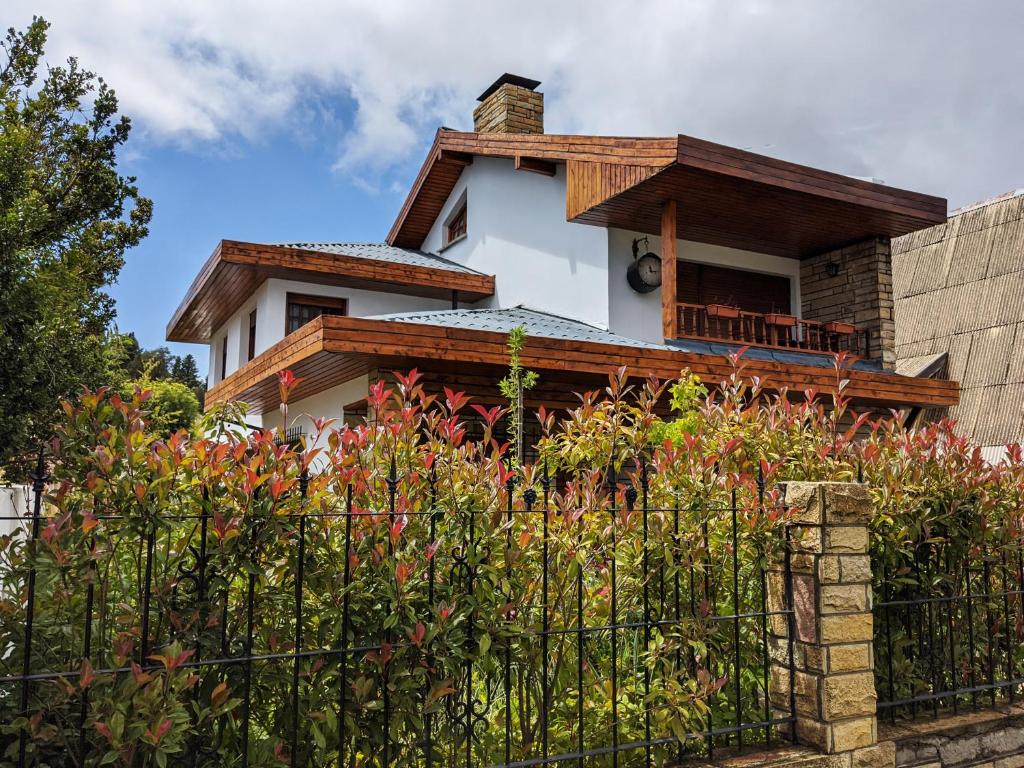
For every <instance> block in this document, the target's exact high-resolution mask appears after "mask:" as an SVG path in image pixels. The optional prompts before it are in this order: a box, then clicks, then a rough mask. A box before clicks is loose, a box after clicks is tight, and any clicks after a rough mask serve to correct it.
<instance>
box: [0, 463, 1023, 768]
mask: <svg viewBox="0 0 1024 768" xmlns="http://www.w3.org/2000/svg"><path fill="white" fill-rule="evenodd" d="M648 479H649V478H648V470H647V468H646V467H641V468H639V469H638V470H637V471H636V472H634V473H632V474H631V475H630V476H629V477H619V478H616V477H611V478H607V479H606V482H607V484H608V487H610V488H613V489H615V490H614V491H613V492H611V493H609V494H608V495H607V496H606V497H604V499H605V501H604V502H602V504H601V505H600V506H598V507H593V506H587V505H586V503H585V502H584V501H583V500H580V501H579V502H578V503H566V494H567V493H571V490H568V491H567V490H566V489H564V488H559V487H557V484H556V483H555V481H554V480H553V479H552V478H549V477H547V476H546V475H544V476H542V477H540V479H539V481H538V482H537V483H536V484H535V485H533V486H526V485H525V484H524V483H522V482H518V483H517V482H516V481H515V480H514V479H511V478H510V480H509V483H508V485H507V487H506V488H504V489H497V490H498V491H501V493H500V494H499V495H496V496H495V498H498V499H501V500H502V502H501V503H500V504H496V505H494V506H491V507H488V508H475V507H474V506H473V505H472V504H467V505H466V506H465V507H464V508H459V509H454V508H442V507H441V506H440V505H439V504H438V503H437V501H436V494H434V493H433V492H430V493H428V497H427V498H421V499H409V498H403V496H402V487H401V482H402V477H401V475H399V474H398V473H397V472H396V470H395V468H394V466H393V465H392V469H391V472H390V474H389V475H388V476H387V477H386V479H385V482H386V488H387V493H386V495H385V497H384V498H385V504H384V505H383V506H382V508H379V509H367V508H360V507H359V506H358V505H357V504H355V503H354V502H353V493H352V488H351V487H349V488H348V489H347V491H346V492H342V493H341V494H340V497H339V502H338V506H337V507H327V508H325V507H323V506H320V507H317V508H307V509H303V510H302V512H301V514H288V515H280V516H276V517H268V518H260V519H253V520H249V521H242V522H241V523H240V522H239V521H237V520H235V519H230V520H229V519H225V517H224V516H223V515H222V514H221V513H220V511H219V507H220V504H219V501H218V498H217V495H216V491H215V490H213V489H207V490H204V491H203V495H202V499H203V505H202V508H201V509H198V510H197V511H196V513H195V514H181V513H179V511H177V510H175V509H170V508H169V509H168V510H167V511H166V512H165V513H163V514H161V515H160V516H159V518H158V519H144V520H140V519H135V518H133V517H131V516H129V515H125V514H118V513H117V512H116V511H114V510H111V511H110V513H109V514H105V515H102V516H101V518H100V519H98V520H97V521H96V522H95V525H90V527H89V530H88V531H83V532H81V537H80V539H77V540H76V541H79V543H80V546H84V547H86V548H90V551H89V552H87V554H86V557H85V559H84V560H81V562H83V563H85V565H83V566H81V569H80V570H79V571H77V573H79V574H84V575H82V577H81V578H79V579H77V580H76V579H66V578H63V577H62V576H61V573H60V571H59V569H58V570H57V571H52V570H48V571H47V572H46V573H45V576H44V574H43V573H42V572H41V571H40V570H39V569H38V563H39V562H40V561H39V559H38V558H39V552H41V551H42V550H43V549H44V548H46V550H47V551H48V552H50V553H51V554H52V550H53V541H54V536H59V535H60V531H59V528H60V525H61V523H60V522H59V521H56V520H54V519H53V518H52V517H51V516H50V514H49V512H48V511H47V507H46V506H45V505H44V504H42V503H41V499H42V494H43V491H44V483H45V477H44V475H43V472H42V471H41V469H40V472H39V476H38V477H37V479H36V485H35V489H36V503H35V507H34V511H33V515H32V517H31V519H29V520H27V521H25V525H26V535H25V537H24V538H25V541H23V542H19V541H18V539H17V537H16V539H15V541H13V542H12V543H11V544H10V547H9V551H8V557H7V560H6V563H5V565H4V568H3V569H2V570H0V575H2V576H3V582H4V583H2V585H0V586H2V588H3V593H4V595H5V596H6V598H7V599H8V603H7V604H8V606H16V607H17V610H15V609H13V608H10V607H9V608H8V612H7V613H6V614H5V615H4V616H3V621H4V622H5V624H7V625H8V626H7V628H6V630H5V632H4V637H5V638H6V642H7V647H4V648H3V649H2V654H0V655H2V658H0V715H2V717H0V721H2V722H3V723H6V724H7V725H6V726H5V729H4V730H3V732H2V736H0V739H2V740H3V743H2V744H0V746H2V749H0V755H3V756H2V757H0V763H2V764H4V765H16V766H18V768H24V766H41V765H77V766H86V765H100V764H103V762H104V761H105V760H107V761H111V762H113V764H126V765H133V764H135V763H132V762H124V757H125V755H126V754H128V755H129V757H130V755H131V752H130V751H126V750H129V749H130V748H129V747H125V746H123V745H124V744H126V743H128V740H129V739H130V738H136V739H138V740H139V741H140V743H141V742H145V743H146V744H147V745H152V744H154V743H157V744H160V743H167V744H169V746H168V748H167V750H166V753H165V754H164V755H163V757H162V758H159V759H158V760H157V761H156V763H149V762H147V763H146V764H147V765H151V764H157V765H164V764H172V765H188V766H255V765H268V766H269V765H292V766H335V765H336V766H357V765H382V766H388V765H415V766H435V765H437V766H467V767H468V766H485V765H500V766H506V767H511V766H517V767H518V766H521V767H523V768H525V767H526V766H532V765H554V764H558V765H578V766H584V765H616V766H617V765H645V766H651V765H654V764H658V765H661V764H664V763H665V762H666V761H667V762H671V761H673V760H678V759H682V758H684V757H686V756H687V755H689V754H695V753H701V754H705V755H710V754H713V753H714V752H715V751H716V750H719V749H722V748H730V749H742V748H743V747H744V746H745V745H750V744H753V743H770V742H771V741H772V740H773V739H775V738H777V737H779V736H782V737H786V738H790V737H791V736H792V729H793V728H794V727H795V726H794V724H795V713H794V711H793V709H792V700H793V693H792V679H791V680H790V690H789V692H788V693H787V694H786V695H785V696H784V697H782V698H783V700H781V701H770V700H769V697H768V680H769V671H770V669H769V667H770V659H769V651H770V648H769V638H768V633H769V626H768V625H769V623H770V622H771V620H772V619H773V617H781V618H782V619H783V620H784V621H785V622H786V623H789V622H790V620H791V617H792V611H791V609H790V607H788V606H783V608H782V609H781V610H777V611H771V610H769V601H768V596H767V577H766V569H767V567H768V565H769V563H770V562H779V561H780V560H781V559H782V558H781V557H780V553H779V549H781V547H780V548H779V549H774V550H773V549H772V545H771V544H770V543H769V542H768V541H767V540H765V539H764V538H763V537H761V538H759V537H757V536H753V535H751V534H750V527H749V525H750V524H749V521H750V520H756V519H758V517H759V516H760V517H761V518H762V519H763V515H764V509H763V504H764V490H763V488H758V492H757V493H756V494H755V496H754V497H753V498H752V500H751V501H750V502H749V503H745V504H741V503H739V502H738V501H737V492H736V491H735V490H733V491H732V492H731V493H728V492H727V493H726V494H725V498H726V499H727V501H726V503H725V504H718V505H709V504H706V503H702V502H700V501H699V500H697V499H695V498H692V497H690V496H688V495H687V494H685V493H673V494H670V495H669V496H662V498H670V499H671V500H672V501H671V503H668V504H660V505H656V504H654V503H652V502H651V500H650V498H649V486H648ZM429 487H430V488H433V487H434V479H433V478H431V482H430V485H429ZM306 488H307V479H306V478H305V477H304V478H303V479H302V481H301V482H300V483H299V484H298V485H297V487H296V489H295V490H294V491H293V492H294V493H299V494H302V495H303V496H304V495H305V493H306ZM748 498H750V497H749V496H748ZM403 528H404V529H405V532H404V533H403ZM54 530H57V531H58V533H57V534H54V533H52V532H53V531H54ZM377 530H384V531H385V533H384V534H383V536H376V535H374V534H373V533H372V531H377ZM396 530H397V531H398V535H396V534H395V531H396ZM782 538H783V537H782V536H781V535H780V536H779V537H778V540H780V541H781V540H782ZM261 542H262V543H261ZM267 542H271V544H272V545H271V544H267ZM278 545H283V546H278ZM66 546H67V547H68V548H69V554H68V555H67V556H68V557H69V558H71V557H72V555H71V554H70V547H71V543H68V544H67V545H66ZM100 550H102V553H103V554H104V557H99V556H98V551H100ZM388 558H391V561H390V562H391V563H392V565H393V566H394V567H391V566H388V567H387V568H385V569H379V568H378V566H379V565H380V564H381V563H383V562H386V561H388ZM986 567H988V566H986ZM101 568H103V569H106V572H100V569H101ZM68 572H73V569H71V570H69V571H68ZM997 572H998V573H999V574H1005V573H1006V570H1005V568H1002V567H1001V568H1000V569H999V570H998V571H997ZM972 573H974V572H972ZM787 581H788V576H787ZM969 581H970V582H971V585H973V588H974V589H975V590H977V589H978V588H979V586H980V584H979V581H978V576H977V574H976V573H974V576H973V580H971V579H969ZM992 583H993V582H990V581H988V576H986V584H989V586H991V584H992ZM996 594H997V593H996V592H995V591H994V590H992V589H988V590H987V592H986V596H985V598H984V599H981V598H979V597H978V596H977V595H975V597H974V598H973V602H971V601H968V602H967V603H964V604H963V605H964V610H966V611H968V612H970V611H971V610H975V611H977V610H981V611H982V612H983V613H984V611H986V610H991V609H992V607H991V605H990V600H991V599H993V598H994V596H995V595H996ZM1002 594H1003V595H1005V596H1006V599H1009V597H1010V593H1007V592H1005V591H1004V592H1003V593H1002ZM1012 594H1013V599H1014V600H1016V599H1017V597H1018V595H1019V592H1013V593H1012ZM395 595H397V596H398V597H397V600H396V598H395ZM956 604H957V605H960V604H961V603H959V602H958V603H956ZM938 605H940V603H939V602H938V601H935V602H929V603H923V602H922V603H914V604H913V611H915V612H917V613H915V615H917V616H920V611H921V610H922V609H924V610H928V611H930V610H931V607H933V606H938ZM54 606H59V607H54ZM903 607H904V606H903V604H901V603H900V602H899V601H898V600H897V601H895V602H887V603H883V604H881V605H880V606H879V608H880V609H882V610H885V611H887V612H892V614H893V621H898V619H897V617H898V616H899V615H901V614H899V611H900V610H901V609H902V608H903ZM990 623H991V622H990ZM967 626H978V625H977V624H976V623H975V624H971V623H968V624H967ZM893 629H894V631H892V632H890V633H889V634H888V638H889V640H890V642H892V641H896V640H897V639H898V637H899V636H898V633H897V632H896V631H895V624H894V625H893ZM936 637H938V636H936ZM12 638H15V639H17V641H18V642H16V643H14V642H12V640H11V639H12ZM1003 638H1004V635H1002V634H998V633H997V634H995V635H992V634H989V635H987V636H985V637H983V638H982V639H981V642H982V644H983V647H985V648H987V649H988V654H989V655H988V658H989V659H990V660H991V659H992V658H994V657H993V653H994V652H995V651H996V650H997V649H999V648H1002V645H1000V644H1001V643H1002V642H1003ZM918 639H919V638H915V640H914V642H917V640H918ZM986 643H987V645H985V644H986ZM932 647H933V648H936V649H938V648H939V646H937V645H933V646H932ZM788 658H789V660H790V662H789V663H790V664H792V644H791V643H790V647H789V649H788ZM888 658H890V659H892V658H894V657H893V656H892V654H890V655H889V657H888ZM914 658H915V663H917V664H918V665H920V663H921V662H920V658H921V657H920V656H915V657H914ZM998 658H999V659H1003V658H1004V657H1003V655H1002V653H1001V652H1000V653H999V654H998ZM926 665H927V662H926ZM883 667H884V663H883ZM929 669H931V667H929ZM971 669H972V670H973V669H975V667H973V666H972V667H971ZM985 669H986V670H988V671H987V672H986V673H985V674H987V675H988V676H989V678H990V677H991V674H992V673H991V670H993V669H994V667H993V666H992V664H991V663H990V664H989V665H988V666H987V667H985ZM1014 669H1015V668H1014ZM954 677H955V678H956V679H957V680H959V679H961V677H962V675H959V674H956V675H954ZM153 680H157V681H158V682H159V688H158V689H154V690H155V692H153V694H152V697H151V698H153V702H152V706H153V711H152V712H151V713H149V714H148V715H144V716H143V715H139V716H138V719H140V723H138V724H136V725H133V724H132V718H133V717H134V716H135V715H134V714H133V713H137V710H138V708H139V707H146V706H150V702H149V700H148V699H147V698H146V696H149V695H150V694H149V693H148V692H149V691H150V689H151V688H154V686H156V683H154V682H153ZM972 687H974V686H973V685H972ZM1004 689H1005V687H1004ZM981 690H983V688H978V692H980V691H981ZM984 690H987V689H984ZM992 690H995V688H993V689H992ZM914 695H915V697H916V696H919V695H921V694H919V693H915V694H914ZM923 700H924V699H922V701H923ZM144 727H145V730H144V731H143V728H144ZM132 728H137V731H132V730H131V729H132ZM161 731H162V732H161ZM133 734H134V735H133ZM176 734H184V735H183V736H180V740H179V741H178V742H177V743H176V744H174V745H170V743H171V740H172V739H173V738H176ZM162 739H165V740H167V741H166V742H161V740H162ZM110 755H115V756H114V757H109V756H110ZM118 760H120V761H121V762H118ZM139 764H141V763H139Z"/></svg>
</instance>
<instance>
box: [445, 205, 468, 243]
mask: <svg viewBox="0 0 1024 768" xmlns="http://www.w3.org/2000/svg"><path fill="white" fill-rule="evenodd" d="M467 225H468V216H467V208H466V193H465V192H463V193H462V197H461V198H460V199H459V202H458V203H457V204H456V206H455V207H454V208H453V209H452V212H451V213H450V214H449V215H448V218H447V219H446V220H445V223H444V244H445V246H449V245H451V244H452V243H455V242H458V241H459V240H461V239H462V238H464V237H465V236H466V231H467Z"/></svg>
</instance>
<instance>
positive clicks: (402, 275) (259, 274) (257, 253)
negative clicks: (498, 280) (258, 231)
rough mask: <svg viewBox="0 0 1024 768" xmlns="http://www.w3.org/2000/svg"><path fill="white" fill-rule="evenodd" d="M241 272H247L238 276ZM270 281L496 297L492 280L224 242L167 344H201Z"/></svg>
mask: <svg viewBox="0 0 1024 768" xmlns="http://www.w3.org/2000/svg"><path fill="white" fill-rule="evenodd" d="M239 270H241V271H243V272H245V273H246V274H245V275H244V276H243V277H239V275H238V274H236V273H238V272H239ZM267 278H281V279H289V280H299V281H311V282H323V283H325V284H328V285H338V286H347V287H353V288H361V289H364V290H376V291H388V292H393V293H404V294H408V295H414V296H426V297H431V298H447V297H450V296H451V293H452V292H453V291H458V293H459V295H460V296H461V297H463V299H464V300H466V301H477V300H479V299H482V298H486V297H488V296H492V295H493V294H494V276H493V275H484V274H476V273H469V272H458V271H454V270H447V269H438V268H432V267H427V266H419V265H411V264H399V263H396V262H393V261H385V260H378V259H368V258H363V257H355V256H346V255H344V254H334V253H325V252H321V251H315V250H309V249H304V248H292V247H288V246H280V245H264V244H258V243H246V242H241V241H236V240H222V241H221V242H220V243H218V244H217V247H216V248H215V249H214V251H213V254H212V255H211V256H210V258H209V259H207V261H206V263H205V264H204V265H203V268H202V269H201V270H200V272H199V274H198V275H197V276H196V278H195V280H193V281H192V285H191V286H190V287H189V289H188V291H187V293H186V294H185V298H184V299H183V300H182V302H181V304H180V305H179V306H178V309H177V310H176V311H175V313H174V316H173V317H172V318H171V321H170V322H169V323H168V324H167V330H166V337H167V340H168V341H185V342H189V341H191V342H203V341H206V340H208V339H209V336H210V334H211V333H212V332H213V331H214V330H215V329H216V328H218V327H220V325H222V324H223V323H224V322H226V321H227V319H228V318H230V317H231V315H232V314H233V313H234V312H235V311H237V310H238V308H239V307H240V306H241V305H242V304H243V303H244V302H245V301H246V300H248V298H249V297H250V296H251V295H252V293H253V291H255V290H256V288H258V287H259V285H260V284H262V283H263V281H264V280H266V279H267Z"/></svg>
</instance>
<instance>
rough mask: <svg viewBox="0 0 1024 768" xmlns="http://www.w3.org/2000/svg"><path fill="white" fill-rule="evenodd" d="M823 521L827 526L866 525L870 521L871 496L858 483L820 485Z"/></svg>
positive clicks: (864, 486)
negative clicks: (823, 510) (823, 511)
mask: <svg viewBox="0 0 1024 768" xmlns="http://www.w3.org/2000/svg"><path fill="white" fill-rule="evenodd" d="M821 490H822V497H823V504H824V507H825V520H824V521H823V522H825V523H828V524H835V523H856V524H860V525H867V524H868V522H869V521H870V520H871V509H872V506H871V495H870V493H869V492H868V488H867V486H866V485H862V484H860V483H822V484H821Z"/></svg>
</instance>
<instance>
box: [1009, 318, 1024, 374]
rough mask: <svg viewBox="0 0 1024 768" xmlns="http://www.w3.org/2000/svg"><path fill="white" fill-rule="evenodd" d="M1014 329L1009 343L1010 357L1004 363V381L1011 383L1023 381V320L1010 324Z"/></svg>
mask: <svg viewBox="0 0 1024 768" xmlns="http://www.w3.org/2000/svg"><path fill="white" fill-rule="evenodd" d="M1010 327H1011V328H1013V331H1014V338H1013V341H1012V342H1011V343H1010V359H1009V360H1008V361H1007V364H1006V381H1007V382H1009V383H1011V384H1020V383H1024V321H1022V322H1019V323H1017V324H1016V325H1013V326H1010Z"/></svg>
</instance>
